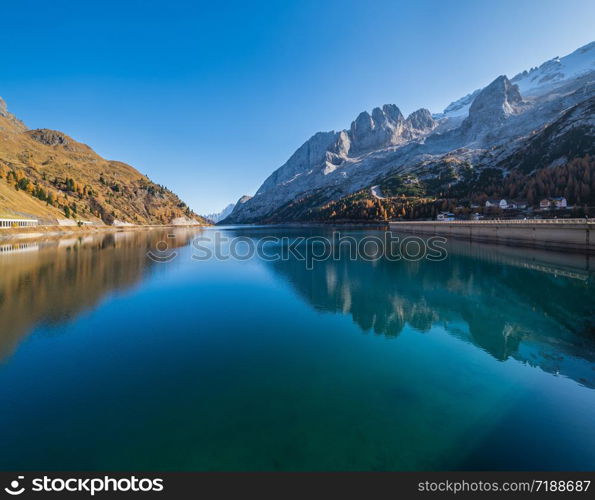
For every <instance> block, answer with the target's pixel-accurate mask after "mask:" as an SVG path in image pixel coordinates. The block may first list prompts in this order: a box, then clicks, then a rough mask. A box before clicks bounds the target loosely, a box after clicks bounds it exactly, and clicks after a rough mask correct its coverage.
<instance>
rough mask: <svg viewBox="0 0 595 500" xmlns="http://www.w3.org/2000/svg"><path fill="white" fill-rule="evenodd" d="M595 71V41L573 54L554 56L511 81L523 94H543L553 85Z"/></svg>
mask: <svg viewBox="0 0 595 500" xmlns="http://www.w3.org/2000/svg"><path fill="white" fill-rule="evenodd" d="M591 71H595V42H591V43H588V44H587V45H584V46H583V47H580V48H578V49H576V50H575V51H574V52H572V53H571V54H568V55H567V56H564V57H562V58H560V57H554V58H553V59H550V60H549V61H546V62H544V63H543V64H542V65H541V66H539V67H537V68H531V69H530V70H528V71H523V72H522V73H519V74H518V75H516V76H514V77H513V78H512V79H511V80H510V81H511V82H512V83H514V84H516V85H518V86H519V90H520V91H521V94H522V95H524V96H525V95H533V94H541V93H543V92H545V91H547V90H549V89H550V88H551V87H552V86H553V85H558V84H560V83H561V82H563V81H567V80H572V79H574V78H578V77H580V76H583V75H585V74H587V73H589V72H591Z"/></svg>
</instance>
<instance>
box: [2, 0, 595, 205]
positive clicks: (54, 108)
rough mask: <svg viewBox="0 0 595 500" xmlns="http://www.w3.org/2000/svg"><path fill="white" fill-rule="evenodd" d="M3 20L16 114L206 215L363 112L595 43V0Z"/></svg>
mask: <svg viewBox="0 0 595 500" xmlns="http://www.w3.org/2000/svg"><path fill="white" fill-rule="evenodd" d="M1 16H2V28H1V29H0V46H1V47H2V57H1V59H0V75H1V77H0V96H2V97H4V98H5V100H6V101H7V103H8V105H9V109H11V110H12V111H13V112H14V113H15V114H17V115H18V116H19V117H20V118H21V119H23V120H24V121H25V123H26V124H27V125H28V126H29V127H31V128H39V127H46V128H53V129H58V130H62V131H64V132H66V133H68V134H69V135H72V136H73V137H74V138H76V139H78V140H80V141H82V142H85V143H87V144H89V145H90V146H92V147H93V148H94V149H95V150H96V151H97V152H99V153H100V154H101V155H103V156H105V157H107V158H109V159H117V160H121V161H125V162H127V163H130V164H132V165H133V166H135V167H136V168H138V169H139V170H140V171H141V172H143V173H146V174H148V175H149V176H150V177H151V178H152V179H153V180H155V181H156V182H158V183H161V184H165V185H167V186H168V187H170V188H171V189H173V190H174V191H176V192H177V193H178V194H179V195H180V196H181V197H182V198H183V199H184V200H186V201H187V202H188V203H189V204H190V205H191V206H192V207H193V208H194V209H195V210H197V211H198V212H199V213H204V212H209V211H214V210H218V209H221V208H222V207H223V206H225V205H226V204H227V203H228V202H231V201H236V200H237V198H238V197H239V196H241V195H242V194H253V193H254V192H255V191H256V189H257V188H258V186H259V185H260V184H261V183H262V181H263V180H264V179H265V178H266V177H267V176H268V175H269V174H270V173H271V172H272V171H273V170H274V169H276V168H277V167H279V166H280V165H281V164H283V163H284V162H285V160H286V159H287V158H288V157H289V156H290V155H291V153H293V151H294V150H295V149H296V148H297V147H298V146H300V144H302V143H303V142H304V141H305V140H306V139H308V138H309V137H310V136H311V135H312V134H313V133H315V132H316V131H319V130H332V129H335V130H337V129H342V128H346V127H348V126H349V124H350V122H351V120H353V119H354V118H355V116H356V115H357V114H358V113H359V112H360V111H362V110H364V109H368V110H370V109H371V108H373V107H374V106H377V105H381V104H383V103H387V102H391V103H395V104H397V105H398V106H399V107H400V108H401V110H402V111H403V112H404V113H408V112H411V111H413V110H415V109H417V108H420V107H427V108H429V109H430V110H432V111H440V110H442V109H443V108H444V107H445V106H446V105H447V104H448V103H449V102H450V101H452V100H454V99H456V98H459V97H461V96H462V95H464V94H466V93H468V92H470V91H472V90H474V89H475V88H477V87H480V86H483V85H485V84H487V83H489V82H490V81H491V80H493V79H494V78H495V77H496V76H498V75H499V74H508V75H509V76H513V75H514V74H515V73H516V72H518V71H520V70H523V69H527V68H529V67H531V66H535V65H537V64H540V63H541V62H543V61H545V60H546V59H550V58H552V57H554V56H557V55H560V56H562V55H565V54H566V53H568V52H571V51H572V50H574V49H575V48H577V47H579V46H580V45H584V44H585V43H588V42H590V41H592V39H593V38H595V37H594V36H593V34H594V31H595V30H593V26H594V25H595V2H593V1H592V0H584V1H582V0H565V1H564V2H561V1H559V0H540V1H522V0H519V1H508V0H500V1H498V2H494V1H492V2H478V1H425V0H418V1H407V2H405V1H381V0H375V1H368V2H365V1H363V0H362V1H349V0H343V1H322V0H319V1H316V0H299V1H289V0H279V1H276V2H273V1H268V2H263V1H258V0H251V1H241V2H240V1H239V2H234V1H220V2H213V1H209V2H199V1H176V0H168V1H165V2H164V1H159V2H157V1H155V2H153V1H126V0H121V1H117V2H116V1H111V0H109V1H108V0H104V1H102V2H77V1H74V0H72V1H69V2H65V1H59V0H58V1H52V2H48V1H47V0H44V1H28V0H19V1H13V2H3V5H2V9H1Z"/></svg>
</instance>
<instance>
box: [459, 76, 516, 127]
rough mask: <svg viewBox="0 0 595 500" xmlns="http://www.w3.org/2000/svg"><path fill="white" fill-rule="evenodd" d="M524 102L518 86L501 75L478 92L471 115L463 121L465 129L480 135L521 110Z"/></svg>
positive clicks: (472, 104) (471, 108)
mask: <svg viewBox="0 0 595 500" xmlns="http://www.w3.org/2000/svg"><path fill="white" fill-rule="evenodd" d="M522 104H523V98H522V97H521V93H520V92H519V88H518V86H517V85H514V84H513V83H511V82H510V80H509V79H508V78H507V77H506V76H505V75H501V76H499V77H498V78H496V79H495V80H494V81H493V82H492V83H490V84H489V85H488V86H487V87H485V88H484V89H482V90H481V92H479V93H478V94H477V96H476V97H475V99H474V100H473V102H472V103H471V106H470V108H469V116H468V117H467V118H466V119H465V121H464V122H463V125H462V127H463V130H466V131H469V130H471V131H472V132H473V133H474V135H478V134H479V133H481V132H482V131H485V130H488V129H493V128H494V127H495V126H498V125H500V124H502V123H503V122H504V121H505V120H506V119H507V118H508V117H509V116H510V115H513V114H516V113H517V112H519V111H520V110H521V106H522Z"/></svg>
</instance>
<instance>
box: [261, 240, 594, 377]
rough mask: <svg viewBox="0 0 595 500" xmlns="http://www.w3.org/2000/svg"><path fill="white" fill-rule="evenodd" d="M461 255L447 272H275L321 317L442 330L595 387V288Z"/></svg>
mask: <svg viewBox="0 0 595 500" xmlns="http://www.w3.org/2000/svg"><path fill="white" fill-rule="evenodd" d="M451 250H452V251H451V252H450V256H449V258H448V259H447V260H446V261H445V262H429V261H421V262H405V261H398V262H389V261H386V260H379V261H376V262H366V261H362V260H358V261H349V260H346V259H343V260H339V261H333V260H327V261H325V262H318V263H316V265H315V268H314V270H312V271H307V270H306V269H305V264H304V262H300V261H297V260H290V261H278V262H272V263H270V265H271V266H272V268H273V269H274V270H275V271H276V272H277V273H278V274H280V275H282V276H284V277H285V278H286V279H287V280H288V281H289V282H291V283H292V285H293V286H294V288H295V289H296V291H297V292H298V293H299V294H300V295H301V296H302V297H304V299H305V300H306V301H308V302H309V303H311V304H312V305H313V306H314V307H315V308H317V309H320V310H324V311H331V312H342V313H348V314H351V316H352V317H353V320H354V322H355V323H356V324H357V325H359V327H360V328H362V329H363V330H365V331H370V330H371V331H374V332H376V333H378V334H384V335H387V336H393V337H394V336H398V335H399V333H400V332H401V331H402V330H403V328H404V327H405V325H406V324H408V325H410V326H411V327H413V328H414V329H416V330H418V331H421V332H426V331H428V330H430V328H432V326H435V325H440V326H442V327H444V328H445V329H446V331H448V332H449V333H451V334H452V335H456V336H457V337H459V338H463V339H465V340H467V341H469V342H471V343H473V344H474V345H476V346H478V347H480V348H482V349H484V350H485V351H487V352H489V353H490V354H491V355H492V356H494V357H495V358H497V359H499V360H505V359H507V358H508V357H514V358H517V359H520V360H522V361H524V362H528V363H530V364H533V365H538V366H540V367H541V368H543V369H544V370H546V371H551V372H558V371H560V372H562V373H564V372H566V373H567V374H568V375H569V376H571V377H572V378H576V379H577V380H578V379H580V380H581V382H582V383H585V384H587V385H593V386H595V374H594V373H593V371H592V370H589V369H588V367H587V366H586V365H585V361H586V362H587V364H588V363H591V362H593V361H595V338H594V337H593V334H594V332H595V303H594V302H593V298H592V297H593V292H594V290H593V285H592V284H590V282H589V280H588V279H585V280H580V279H570V278H566V277H560V276H556V275H555V274H553V273H545V272H539V271H536V270H534V269H531V268H529V267H523V265H520V263H518V262H516V263H514V265H507V264H504V263H503V262H499V261H498V259H495V258H490V259H488V260H482V259H479V258H477V256H474V255H469V254H468V252H467V254H466V252H459V253H458V254H457V248H455V247H454V246H453V247H452V248H451ZM492 251H493V250H492ZM521 346H522V348H521ZM572 360H574V361H572ZM571 361H572V363H573V364H574V366H568V364H569V362H571ZM581 362H582V364H583V366H582V367H579V366H578V365H579V364H580V363H581Z"/></svg>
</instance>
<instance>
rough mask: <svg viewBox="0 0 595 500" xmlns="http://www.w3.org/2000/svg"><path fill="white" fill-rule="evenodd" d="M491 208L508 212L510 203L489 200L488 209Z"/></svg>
mask: <svg viewBox="0 0 595 500" xmlns="http://www.w3.org/2000/svg"><path fill="white" fill-rule="evenodd" d="M490 207H498V208H501V209H502V210H506V209H507V208H508V202H507V201H506V200H505V199H501V200H487V201H486V208H490Z"/></svg>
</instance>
